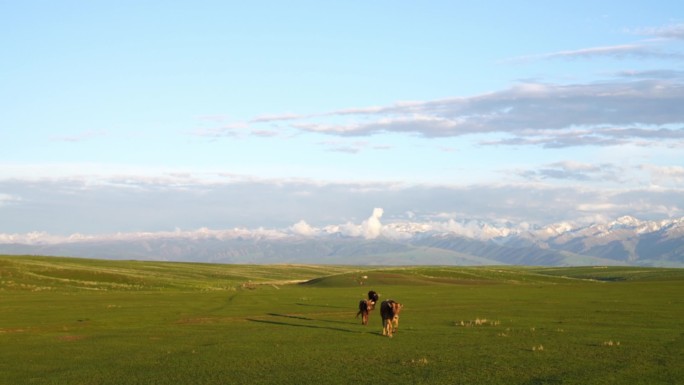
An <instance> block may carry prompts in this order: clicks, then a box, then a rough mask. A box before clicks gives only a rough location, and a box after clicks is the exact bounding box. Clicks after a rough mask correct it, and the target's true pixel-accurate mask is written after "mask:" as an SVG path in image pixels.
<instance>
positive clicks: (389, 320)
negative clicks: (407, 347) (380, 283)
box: [380, 299, 404, 337]
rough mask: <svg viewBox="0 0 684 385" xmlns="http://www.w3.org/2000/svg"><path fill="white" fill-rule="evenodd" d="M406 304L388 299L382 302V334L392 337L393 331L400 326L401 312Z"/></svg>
mask: <svg viewBox="0 0 684 385" xmlns="http://www.w3.org/2000/svg"><path fill="white" fill-rule="evenodd" d="M403 307H404V305H402V304H400V303H399V302H396V301H394V300H391V299H388V300H387V301H382V303H381V304H380V316H382V335H383V336H385V335H386V336H389V337H392V333H394V332H396V331H397V329H398V328H399V312H401V309H402V308H403Z"/></svg>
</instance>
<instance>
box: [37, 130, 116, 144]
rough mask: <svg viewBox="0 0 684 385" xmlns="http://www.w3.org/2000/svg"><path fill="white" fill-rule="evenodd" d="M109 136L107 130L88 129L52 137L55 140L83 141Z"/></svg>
mask: <svg viewBox="0 0 684 385" xmlns="http://www.w3.org/2000/svg"><path fill="white" fill-rule="evenodd" d="M103 136H107V132H106V131H104V130H88V131H83V132H79V133H76V134H73V135H62V136H53V137H52V138H50V139H51V140H52V141H53V142H71V143H77V142H83V141H87V140H91V139H94V138H99V137H103Z"/></svg>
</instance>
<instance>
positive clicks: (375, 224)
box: [361, 208, 384, 239]
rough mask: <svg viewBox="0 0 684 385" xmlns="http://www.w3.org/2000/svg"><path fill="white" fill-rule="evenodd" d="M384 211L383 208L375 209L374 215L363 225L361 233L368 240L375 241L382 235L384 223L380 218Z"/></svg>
mask: <svg viewBox="0 0 684 385" xmlns="http://www.w3.org/2000/svg"><path fill="white" fill-rule="evenodd" d="M383 213H384V210H383V209H381V208H375V209H373V214H372V215H371V216H370V217H369V218H368V219H366V220H365V221H364V222H363V223H362V224H361V233H362V234H363V237H364V238H366V239H375V238H377V237H379V236H380V234H381V233H382V223H381V222H380V218H381V217H382V214H383Z"/></svg>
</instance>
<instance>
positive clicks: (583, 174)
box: [518, 161, 624, 183]
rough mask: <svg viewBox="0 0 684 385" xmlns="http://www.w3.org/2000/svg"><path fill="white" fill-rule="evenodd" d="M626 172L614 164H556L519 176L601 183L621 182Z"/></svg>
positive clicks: (526, 171) (567, 162) (520, 173)
mask: <svg viewBox="0 0 684 385" xmlns="http://www.w3.org/2000/svg"><path fill="white" fill-rule="evenodd" d="M623 173H624V170H623V169H622V168H620V167H617V166H615V165H613V164H609V163H603V164H590V163H579V162H570V161H565V162H556V163H551V164H548V165H545V166H542V167H541V168H539V169H537V170H525V171H521V172H519V173H518V174H519V175H520V176H522V177H523V178H526V179H531V180H536V181H539V180H547V179H558V180H571V181H582V182H587V181H599V182H605V181H610V182H616V183H619V182H621V180H622V179H621V178H622V177H621V175H623Z"/></svg>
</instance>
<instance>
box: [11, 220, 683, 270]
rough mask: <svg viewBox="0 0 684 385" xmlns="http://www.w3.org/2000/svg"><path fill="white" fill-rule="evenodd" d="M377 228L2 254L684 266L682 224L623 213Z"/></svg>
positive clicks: (193, 236) (62, 245) (40, 247)
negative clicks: (536, 223)
mask: <svg viewBox="0 0 684 385" xmlns="http://www.w3.org/2000/svg"><path fill="white" fill-rule="evenodd" d="M312 229H313V228H312ZM238 230H239V231H238ZM378 230H379V231H378V232H376V233H375V236H374V237H372V238H368V237H363V236H361V235H358V234H357V235H349V234H345V233H344V232H343V231H341V228H340V227H334V226H328V227H326V228H324V229H323V230H320V229H313V230H312V231H310V232H309V233H308V234H299V233H296V232H293V231H292V230H291V229H290V230H287V229H286V230H264V229H259V231H246V230H244V229H234V230H232V231H231V230H226V231H218V230H208V229H200V230H197V231H195V232H181V231H175V232H163V233H138V234H128V235H127V234H117V235H116V236H114V237H104V236H102V237H95V236H80V235H78V236H70V237H67V238H63V239H59V238H47V239H48V240H44V241H40V234H33V235H31V237H30V239H31V241H26V240H24V242H22V238H21V237H19V236H15V238H11V237H9V236H7V235H5V236H4V238H0V253H6V254H41V255H60V256H75V257H87V258H104V259H142V260H160V261H162V260H163V261H189V262H213V263H264V264H265V263H328V264H352V263H353V264H360V265H415V264H426V265H431V264H432V265H434V264H442V265H494V264H504V265H540V266H572V265H633V266H662V267H684V218H674V219H666V220H659V221H641V220H639V219H636V218H634V217H630V216H623V217H620V218H617V219H616V220H614V221H610V222H605V223H594V224H590V225H586V226H572V225H571V224H569V223H560V224H554V225H550V226H544V227H531V226H528V227H526V226H516V225H514V224H512V223H510V222H506V223H505V224H504V225H499V226H496V225H493V224H491V223H488V222H486V221H463V222H455V221H453V220H452V221H449V222H446V223H437V224H435V223H432V224H425V223H413V222H394V223H390V224H387V225H382V228H379V229H378ZM13 240H16V241H15V242H13Z"/></svg>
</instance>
